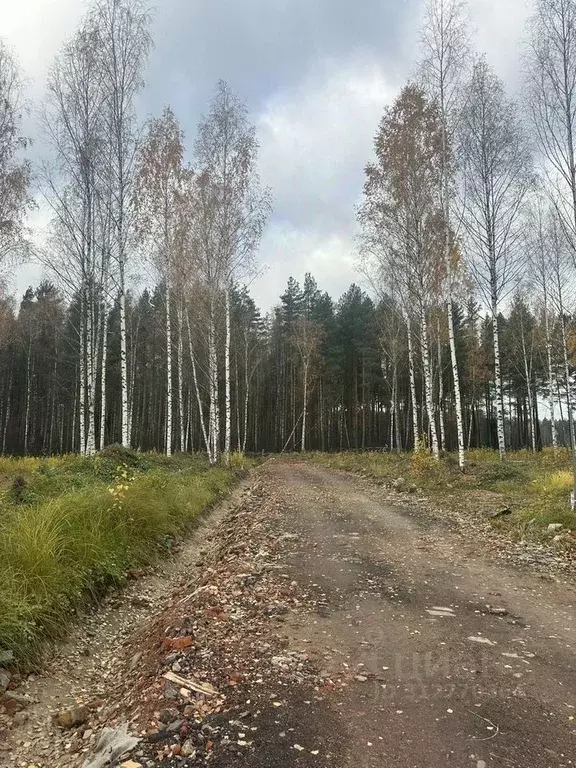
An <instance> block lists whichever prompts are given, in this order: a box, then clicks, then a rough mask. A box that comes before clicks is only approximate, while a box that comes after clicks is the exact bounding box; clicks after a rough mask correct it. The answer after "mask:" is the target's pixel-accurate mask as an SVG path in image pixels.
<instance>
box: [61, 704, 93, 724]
mask: <svg viewBox="0 0 576 768" xmlns="http://www.w3.org/2000/svg"><path fill="white" fill-rule="evenodd" d="M53 719H54V722H55V723H56V725H58V726H60V728H74V726H76V725H82V723H85V722H86V720H88V708H87V707H84V706H79V707H71V708H70V709H62V710H60V712H57V713H56V714H55V715H54V718H53Z"/></svg>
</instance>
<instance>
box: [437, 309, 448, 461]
mask: <svg viewBox="0 0 576 768" xmlns="http://www.w3.org/2000/svg"><path fill="white" fill-rule="evenodd" d="M437 332H438V415H439V422H440V443H441V448H442V450H443V451H446V450H448V449H447V446H446V425H445V423H444V375H443V371H442V343H441V341H440V318H438V324H437Z"/></svg>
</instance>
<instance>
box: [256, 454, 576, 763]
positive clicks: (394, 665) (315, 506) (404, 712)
mask: <svg viewBox="0 0 576 768" xmlns="http://www.w3.org/2000/svg"><path fill="white" fill-rule="evenodd" d="M270 472H271V473H272V474H273V475H274V481H275V484H276V490H277V493H278V494H281V495H282V496H283V498H284V499H285V504H286V508H285V513H286V518H287V520H288V521H290V525H291V526H292V527H293V529H294V530H295V531H297V532H298V533H299V534H300V539H299V541H300V543H301V546H299V547H298V551H294V552H292V553H291V555H290V557H289V561H290V563H291V564H292V567H293V569H294V573H298V574H299V578H300V579H302V580H309V581H310V583H311V584H313V585H314V586H315V589H316V590H317V591H318V593H319V594H320V595H321V596H324V597H323V599H324V600H325V603H324V604H323V606H321V608H320V613H321V614H322V615H319V616H318V617H317V618H315V619H314V620H313V621H312V622H309V621H306V622H303V621H296V622H294V623H293V625H292V632H293V633H294V638H295V639H296V638H298V639H300V640H307V641H309V642H310V644H311V645H312V646H313V647H315V648H316V649H317V651H318V652H319V653H320V655H321V656H323V657H324V660H323V664H324V666H325V673H327V674H328V675H330V676H333V677H334V678H335V679H337V678H342V676H343V674H344V675H345V674H346V673H347V672H351V673H352V680H351V683H350V684H349V685H348V686H347V687H346V688H345V689H343V690H342V692H341V693H339V694H336V697H335V699H336V700H335V701H333V703H332V705H333V707H334V708H335V709H336V710H337V711H338V712H339V713H340V721H341V731H340V736H341V739H342V740H344V741H345V742H346V745H347V750H346V751H347V754H348V758H347V761H346V765H348V764H349V765H356V766H357V765H362V766H394V768H405V767H406V768H408V767H409V766H410V767H411V766H414V767H416V766H417V767H418V768H420V767H421V766H427V767H429V768H433V767H434V766H446V765H454V766H458V768H465V767H466V766H471V767H472V768H483V766H491V765H494V766H496V765H497V766H530V768H545V767H551V766H571V765H575V764H576V720H575V719H574V718H575V717H576V708H575V707H576V677H575V669H574V651H575V648H574V631H575V622H574V618H575V615H576V611H575V602H576V593H575V592H574V590H573V589H571V588H570V589H567V588H566V586H564V585H563V586H561V587H560V586H557V585H553V584H550V583H549V582H543V581H542V580H541V579H537V578H533V577H531V576H530V575H526V574H524V573H520V572H514V571H512V570H508V569H503V568H500V567H498V566H495V565H490V564H488V563H485V562H483V560H482V553H481V552H477V554H476V555H475V556H468V557H465V556H464V554H463V553H464V552H466V551H469V550H471V549H474V542H471V541H466V540H465V539H462V538H461V537H460V536H458V535H456V534H454V533H451V532H450V531H448V530H444V529H443V528H442V527H441V526H440V524H439V523H438V522H436V521H432V520H430V519H429V518H427V517H426V515H425V514H419V511H418V509H417V503H416V502H415V504H414V508H413V509H412V510H408V511H407V510H406V508H401V507H396V508H395V507H394V506H392V505H390V504H389V503H382V502H381V501H380V497H381V496H382V491H381V489H375V488H371V487H370V486H369V485H368V484H367V483H364V482H362V481H360V480H356V479H354V478H351V477H349V476H344V475H342V474H338V473H334V472H329V471H324V470H319V469H316V468H312V467H310V466H309V465H305V464H303V463H276V464H274V465H273V467H271V469H270ZM323 674H324V673H323Z"/></svg>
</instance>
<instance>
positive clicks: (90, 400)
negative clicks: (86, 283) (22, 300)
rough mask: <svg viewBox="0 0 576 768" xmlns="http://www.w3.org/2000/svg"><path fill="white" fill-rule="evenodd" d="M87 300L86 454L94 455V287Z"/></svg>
mask: <svg viewBox="0 0 576 768" xmlns="http://www.w3.org/2000/svg"><path fill="white" fill-rule="evenodd" d="M87 298H88V300H87V302H86V417H87V419H86V454H87V455H88V456H92V455H93V454H94V452H95V450H96V445H95V435H94V382H95V379H96V375H95V374H96V371H95V364H94V363H95V361H94V314H93V302H94V296H93V288H92V287H91V290H90V291H89V296H88V297H87Z"/></svg>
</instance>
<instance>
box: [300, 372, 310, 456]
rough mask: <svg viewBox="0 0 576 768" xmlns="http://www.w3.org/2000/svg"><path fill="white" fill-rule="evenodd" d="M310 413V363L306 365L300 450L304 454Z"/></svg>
mask: <svg viewBox="0 0 576 768" xmlns="http://www.w3.org/2000/svg"><path fill="white" fill-rule="evenodd" d="M307 413H308V363H307V362H305V363H304V405H303V408H302V440H301V443H300V450H301V451H302V453H304V451H305V450H306V416H307Z"/></svg>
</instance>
